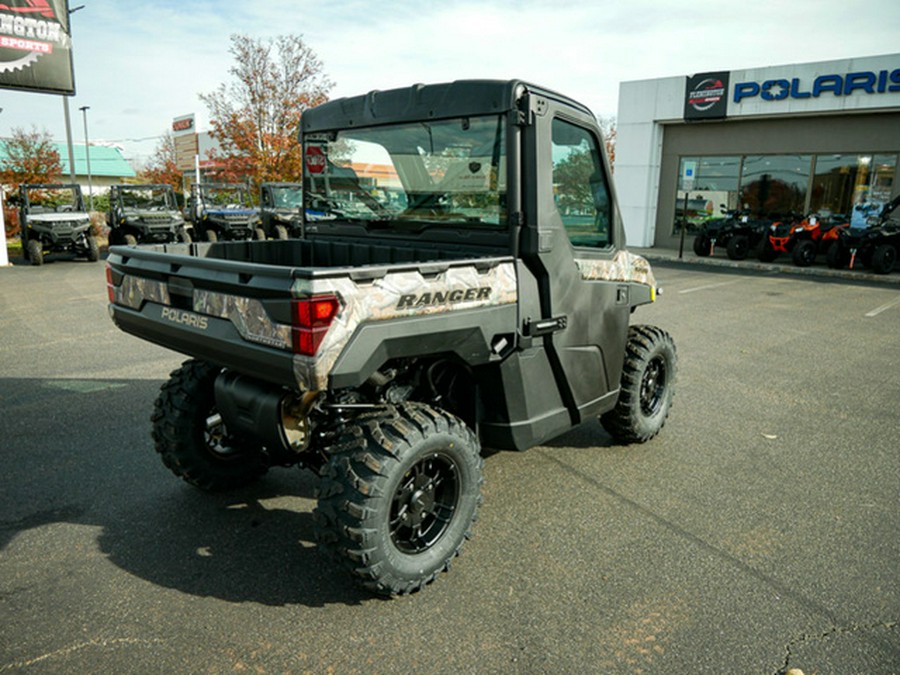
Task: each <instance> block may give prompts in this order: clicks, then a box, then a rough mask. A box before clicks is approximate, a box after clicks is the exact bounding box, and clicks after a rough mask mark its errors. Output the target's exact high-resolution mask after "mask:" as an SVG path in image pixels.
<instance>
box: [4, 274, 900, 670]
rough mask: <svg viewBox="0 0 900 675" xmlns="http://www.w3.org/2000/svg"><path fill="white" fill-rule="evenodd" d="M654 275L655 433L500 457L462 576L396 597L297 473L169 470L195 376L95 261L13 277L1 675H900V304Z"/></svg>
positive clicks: (877, 295)
mask: <svg viewBox="0 0 900 675" xmlns="http://www.w3.org/2000/svg"><path fill="white" fill-rule="evenodd" d="M655 270H656V274H657V277H658V278H659V280H660V282H661V284H662V285H663V286H664V288H665V292H664V294H663V296H662V298H661V299H660V301H659V302H657V303H656V304H654V305H652V306H650V307H646V308H640V309H638V311H637V312H636V314H635V316H634V321H635V322H646V323H655V324H658V325H660V326H662V327H664V328H665V329H667V330H668V331H669V332H670V333H671V334H672V335H673V336H674V338H675V340H676V343H677V345H678V351H679V358H680V372H679V380H678V390H677V395H676V399H675V404H674V407H673V410H672V414H671V417H670V419H669V422H668V424H667V425H666V427H665V429H663V432H662V433H661V435H660V436H659V437H657V438H656V439H654V440H653V441H651V442H650V443H648V444H646V445H642V446H632V447H621V446H615V445H612V443H611V441H610V438H609V437H608V436H607V435H606V434H605V433H604V431H603V430H602V428H601V427H600V425H599V424H597V423H589V424H586V425H583V426H582V427H580V428H578V429H576V430H574V431H572V432H570V433H568V434H567V435H565V436H563V437H561V438H559V439H556V440H555V441H553V442H552V443H549V444H547V445H545V446H542V447H538V448H534V449H532V450H530V451H528V452H525V453H510V452H503V453H495V454H491V455H490V456H489V457H488V458H487V460H486V467H485V473H486V476H485V477H486V484H485V502H484V506H483V508H482V510H481V516H480V518H479V522H478V523H477V525H476V528H475V532H474V534H475V536H474V538H473V539H472V541H470V542H469V543H468V544H467V546H466V548H465V550H464V553H463V555H462V556H461V557H460V558H459V560H458V561H456V563H455V564H454V566H453V569H452V571H451V572H450V573H449V574H446V575H442V577H441V578H439V579H438V581H437V582H436V583H434V584H433V585H431V586H429V587H428V588H426V589H425V590H424V591H423V592H421V593H419V594H417V595H414V596H411V597H406V598H400V599H397V600H380V599H375V598H372V597H370V596H367V595H366V594H364V593H362V592H360V591H357V590H356V589H355V588H354V587H353V586H352V585H351V583H350V581H349V579H348V578H346V577H345V576H344V574H343V573H342V572H340V571H337V570H334V569H332V568H331V567H330V565H329V564H328V563H327V562H326V560H325V559H324V557H322V556H320V555H319V553H318V552H317V550H316V547H315V543H314V539H313V531H312V522H311V511H312V508H313V506H314V502H313V499H312V493H313V482H312V480H311V478H310V477H309V476H308V475H306V474H304V473H302V472H299V471H297V470H273V471H272V472H270V474H268V475H267V476H266V477H265V478H264V479H263V480H262V481H261V482H260V483H258V484H256V485H254V486H253V487H251V488H247V489H244V490H241V491H239V492H236V493H233V494H229V495H225V496H221V495H220V496H209V495H205V494H202V493H199V492H197V491H196V490H194V489H192V488H190V487H189V486H187V485H186V484H184V483H182V482H181V481H179V480H177V479H176V478H174V477H173V476H172V475H171V474H170V473H169V472H168V471H167V470H166V469H165V468H164V467H163V465H162V463H161V462H160V461H159V460H158V459H157V457H156V456H155V453H154V451H153V447H152V443H151V440H150V423H149V415H150V411H151V408H152V404H153V400H154V398H155V397H156V393H157V390H158V389H159V386H160V385H161V384H162V382H163V381H164V380H165V378H166V377H167V374H168V373H169V371H171V370H172V369H174V368H175V367H177V366H178V364H179V363H180V362H181V361H182V357H181V356H179V355H177V354H174V353H172V352H168V351H166V350H164V349H161V348H158V347H155V346H153V345H150V344H147V343H144V342H142V341H139V340H137V339H135V338H132V337H129V336H127V335H125V334H124V333H121V332H119V331H118V330H117V329H115V327H114V326H113V325H112V323H111V321H110V320H109V318H108V316H107V311H106V292H105V279H104V274H103V266H102V264H91V263H86V262H83V261H69V260H64V259H56V260H52V261H51V262H49V263H48V264H46V265H44V266H43V267H40V268H32V267H27V266H20V265H17V266H15V267H11V268H6V269H0V405H2V414H0V447H2V452H0V504H2V513H3V515H2V517H0V622H2V623H0V673H5V672H27V673H75V672H77V673H110V672H118V673H159V672H192V673H200V672H203V673H225V672H256V673H284V672H296V673H302V672H312V673H459V672H465V673H542V672H546V673H667V674H668V673H760V674H774V673H780V672H783V671H785V670H786V669H788V668H800V669H802V670H803V672H804V673H806V675H811V674H812V673H818V674H820V675H822V674H826V673H838V674H845V673H869V674H877V673H896V672H900V631H898V627H897V621H898V619H900V583H898V574H897V561H898V559H900V532H898V523H900V519H898V515H900V463H898V454H897V451H898V447H900V417H898V405H900V293H898V288H897V286H896V285H891V284H884V285H878V284H868V285H867V284H859V283H853V282H851V281H846V280H837V281H834V280H825V279H822V278H819V277H815V276H807V277H796V276H790V275H786V274H783V273H780V272H779V271H778V270H777V269H771V270H765V269H753V270H740V269H729V268H712V267H694V266H689V265H676V264H672V263H665V262H662V263H658V264H656V265H655Z"/></svg>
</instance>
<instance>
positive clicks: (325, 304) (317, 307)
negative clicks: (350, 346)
mask: <svg viewBox="0 0 900 675" xmlns="http://www.w3.org/2000/svg"><path fill="white" fill-rule="evenodd" d="M292 310H293V311H292V318H293V331H292V333H293V343H294V352H295V353H296V354H302V355H303V356H315V354H316V352H317V351H318V350H319V345H320V344H322V340H323V339H324V338H325V334H326V333H327V332H328V328H329V327H330V326H331V323H332V321H334V319H335V317H337V315H338V312H340V311H341V303H340V300H338V299H337V297H336V296H334V295H319V296H313V297H310V298H302V299H300V300H294V301H293V303H292Z"/></svg>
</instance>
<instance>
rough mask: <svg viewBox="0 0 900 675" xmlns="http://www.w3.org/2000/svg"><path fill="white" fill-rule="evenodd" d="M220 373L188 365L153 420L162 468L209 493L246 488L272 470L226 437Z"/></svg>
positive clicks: (172, 380)
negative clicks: (217, 398)
mask: <svg viewBox="0 0 900 675" xmlns="http://www.w3.org/2000/svg"><path fill="white" fill-rule="evenodd" d="M219 371H220V369H219V368H217V367H216V366H213V365H212V364H209V363H206V362H204V361H195V360H191V361H185V362H184V363H183V364H182V366H181V367H180V368H178V369H177V370H175V371H172V374H171V376H170V377H169V380H168V381H167V382H166V383H165V384H164V385H163V386H162V388H161V389H160V392H159V397H158V398H157V399H156V403H154V406H153V415H152V416H151V418H150V421H151V422H152V423H153V440H154V442H155V444H156V451H157V452H158V453H159V454H160V456H161V457H162V460H163V464H165V465H166V466H167V467H168V468H169V470H170V471H171V472H172V473H174V474H175V475H176V476H178V477H179V478H181V479H183V480H184V481H186V482H188V483H190V484H191V485H193V486H194V487H198V488H200V489H201V490H206V491H207V492H222V491H225V490H233V489H235V488H239V487H243V486H244V485H248V484H250V483H252V482H254V481H255V480H257V479H258V478H259V477H260V476H262V475H263V474H264V473H265V472H266V471H267V470H268V463H267V461H266V457H265V455H264V453H263V452H262V450H261V449H260V448H255V447H248V446H243V445H237V444H235V443H234V441H233V440H232V439H230V438H229V437H228V436H227V430H226V429H225V425H224V424H223V423H222V421H221V418H220V417H218V412H217V411H216V401H215V393H214V391H213V385H214V383H215V380H216V376H217V375H218V374H219Z"/></svg>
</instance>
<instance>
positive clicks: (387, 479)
mask: <svg viewBox="0 0 900 675" xmlns="http://www.w3.org/2000/svg"><path fill="white" fill-rule="evenodd" d="M334 447H335V448H336V451H335V452H334V453H333V454H332V455H331V459H330V461H329V463H328V465H327V467H326V472H325V475H324V476H323V478H322V482H321V485H320V487H319V490H318V495H317V496H318V499H319V502H318V505H317V507H316V510H315V514H314V515H315V522H316V536H317V539H318V541H319V544H320V546H321V547H322V549H323V550H324V551H325V552H326V553H328V554H330V555H331V556H332V557H333V558H335V559H337V561H338V562H339V563H340V564H341V565H342V566H343V567H344V568H345V569H347V571H349V572H350V573H351V574H352V575H353V576H354V577H355V580H356V582H357V583H358V584H360V585H361V586H363V587H364V588H366V589H368V590H370V591H372V592H374V593H377V594H379V595H387V596H394V595H402V594H407V593H413V592H415V591H418V590H419V589H421V588H422V587H423V586H425V585H426V584H429V583H431V582H432V581H434V579H435V578H436V577H437V575H438V574H439V573H440V572H443V571H446V570H448V569H449V568H450V563H451V561H452V559H453V558H455V557H456V556H457V555H458V554H459V552H460V549H461V548H462V545H463V543H464V542H465V540H466V539H468V538H470V536H471V530H472V525H473V523H474V522H475V519H476V517H477V511H478V506H479V505H480V504H481V485H482V483H483V478H482V468H483V464H484V462H483V460H482V459H481V456H480V445H479V443H478V440H477V439H476V437H475V435H474V434H473V433H472V432H471V430H469V428H468V427H467V426H466V425H465V423H463V422H462V421H461V420H460V419H458V418H456V417H454V416H453V415H451V414H449V413H447V412H444V411H441V410H437V409H434V408H431V407H429V406H426V405H420V404H411V403H410V404H404V405H401V406H396V407H394V406H390V407H386V408H384V409H381V410H378V411H374V412H371V413H366V414H362V415H360V416H359V417H357V418H356V420H355V422H353V423H351V424H349V425H347V427H346V429H345V431H344V433H343V436H342V437H341V438H340V439H339V440H338V442H337V444H336V445H335V446H334Z"/></svg>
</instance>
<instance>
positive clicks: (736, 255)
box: [725, 234, 750, 260]
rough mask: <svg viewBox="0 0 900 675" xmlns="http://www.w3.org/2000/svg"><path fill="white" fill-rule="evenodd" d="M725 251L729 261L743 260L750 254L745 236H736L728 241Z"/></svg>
mask: <svg viewBox="0 0 900 675" xmlns="http://www.w3.org/2000/svg"><path fill="white" fill-rule="evenodd" d="M725 250H726V251H727V252H728V257H729V258H730V259H731V260H744V259H745V258H746V257H747V254H748V253H750V240H749V239H748V238H747V236H746V235H743V234H737V235H735V236H733V237H732V238H731V239H729V240H728V246H727V247H726V249H725Z"/></svg>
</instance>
